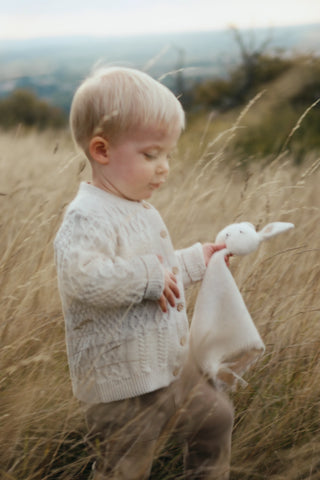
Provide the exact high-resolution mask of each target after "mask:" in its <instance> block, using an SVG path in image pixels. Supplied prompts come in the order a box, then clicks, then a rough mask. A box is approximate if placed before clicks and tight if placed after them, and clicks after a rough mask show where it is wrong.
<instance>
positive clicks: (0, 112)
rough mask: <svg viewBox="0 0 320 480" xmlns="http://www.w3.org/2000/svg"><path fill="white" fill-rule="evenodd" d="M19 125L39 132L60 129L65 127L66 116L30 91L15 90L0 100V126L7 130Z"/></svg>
mask: <svg viewBox="0 0 320 480" xmlns="http://www.w3.org/2000/svg"><path fill="white" fill-rule="evenodd" d="M19 124H22V125H24V126H26V127H36V128H37V129H39V130H43V129H46V128H61V127H64V126H65V125H66V116H65V114H64V112H63V111H62V110H60V109H59V108H57V107H53V106H51V105H49V104H48V103H47V102H45V101H44V100H40V99H39V98H37V97H36V95H35V94H34V93H33V92H32V91H30V90H15V91H14V92H13V93H12V94H11V95H10V97H8V98H4V99H2V100H0V126H1V127H2V128H5V129H9V128H12V127H14V126H16V125H19Z"/></svg>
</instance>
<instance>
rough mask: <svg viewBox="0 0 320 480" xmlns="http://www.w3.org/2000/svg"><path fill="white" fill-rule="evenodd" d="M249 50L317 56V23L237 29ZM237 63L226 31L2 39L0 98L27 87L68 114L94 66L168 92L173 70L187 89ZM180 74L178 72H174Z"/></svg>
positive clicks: (174, 78)
mask: <svg viewBox="0 0 320 480" xmlns="http://www.w3.org/2000/svg"><path fill="white" fill-rule="evenodd" d="M241 35H242V38H243V40H244V41H245V43H246V45H247V46H248V48H249V49H251V51H252V49H258V48H259V47H260V46H261V45H262V44H264V43H265V42H266V44H267V51H269V52H282V54H284V55H292V54H293V55H295V54H301V53H305V54H308V53H312V54H315V55H320V24H314V25H302V26H295V27H276V28H270V29H265V28H261V29H255V30H242V31H241ZM239 59H240V54H239V46H238V45H237V43H236V41H235V39H234V36H233V34H232V32H231V30H230V29H226V30H216V31H210V32H198V33H177V34H163V35H159V34H157V35H148V36H144V35H141V36H128V37H70V38H45V39H30V40H23V41H21V40H10V41H9V40H6V41H4V40H2V41H1V43H0V96H2V97H4V96H7V95H9V94H10V93H11V92H12V91H13V90H15V89H17V88H30V89H32V90H33V91H35V93H36V94H37V95H38V96H39V97H41V98H44V99H46V100H48V101H49V102H51V103H53V104H55V105H57V106H60V107H62V108H63V109H64V110H66V111H68V109H69V105H70V101H71V98H72V94H73V92H74V90H75V88H76V87H77V85H78V84H79V83H80V81H81V80H82V79H83V78H84V77H85V76H86V75H87V74H88V73H89V72H90V70H91V69H92V68H93V67H94V65H96V64H98V63H101V64H121V65H126V66H131V67H136V68H141V69H145V70H147V71H148V72H149V73H150V74H151V75H153V76H154V77H156V78H161V79H162V81H163V82H164V83H166V84H167V85H168V86H169V87H170V88H172V89H173V90H174V89H175V84H176V81H177V75H178V73H177V70H180V71H181V70H182V74H183V77H184V82H185V85H186V86H187V87H191V86H192V85H193V84H194V83H195V82H199V81H201V80H203V79H205V78H208V77H213V76H215V77H223V76H225V75H227V74H228V71H229V70H230V68H231V67H232V66H234V65H235V64H237V63H238V62H239ZM180 75H181V73H180Z"/></svg>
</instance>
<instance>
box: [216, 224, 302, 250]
mask: <svg viewBox="0 0 320 480" xmlns="http://www.w3.org/2000/svg"><path fill="white" fill-rule="evenodd" d="M293 227H294V225H293V223H288V222H272V223H268V225H266V226H265V227H264V228H263V229H262V230H261V231H260V232H256V230H255V228H254V226H253V225H252V223H249V222H241V223H232V224H231V225H228V226H227V227H225V228H224V229H223V230H221V232H220V233H218V235H217V238H216V243H218V244H221V243H225V244H226V246H227V249H228V250H229V252H230V253H233V254H234V255H247V254H248V253H251V252H254V251H255V250H257V248H258V246H259V244H260V242H262V241H263V240H268V239H269V238H271V237H274V236H275V235H278V234H279V233H283V232H286V231H287V230H290V229H291V228H293Z"/></svg>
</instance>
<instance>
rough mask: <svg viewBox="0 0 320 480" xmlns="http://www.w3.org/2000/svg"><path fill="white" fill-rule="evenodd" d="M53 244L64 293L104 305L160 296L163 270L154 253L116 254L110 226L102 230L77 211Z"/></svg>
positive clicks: (113, 233) (61, 287) (162, 285)
mask: <svg viewBox="0 0 320 480" xmlns="http://www.w3.org/2000/svg"><path fill="white" fill-rule="evenodd" d="M71 217H72V216H71ZM106 231H107V232H108V234H107V235H106ZM54 246H55V258H56V264H57V270H58V280H59V288H60V292H61V293H62V294H63V295H64V296H67V297H69V298H77V299H78V300H81V301H83V302H84V303H87V304H89V305H90V304H91V305H94V306H95V307H104V308H114V307H119V306H129V305H132V304H136V303H140V302H141V301H142V300H144V299H147V300H158V299H159V298H160V296H161V293H162V291H163V288H164V273H163V269H162V266H161V263H160V261H159V259H158V258H157V256H156V255H154V254H143V255H140V256H133V257H131V258H128V259H126V258H122V257H121V256H118V255H117V253H116V252H117V238H116V233H115V232H114V231H113V229H112V228H110V229H107V230H106V229H105V228H104V229H103V231H102V229H101V227H100V226H99V224H98V222H94V221H92V220H90V219H88V218H87V217H83V216H81V215H79V214H77V215H74V216H73V221H70V222H69V225H67V228H65V229H62V232H60V235H58V236H57V237H56V240H55V245H54ZM102 247H103V248H102Z"/></svg>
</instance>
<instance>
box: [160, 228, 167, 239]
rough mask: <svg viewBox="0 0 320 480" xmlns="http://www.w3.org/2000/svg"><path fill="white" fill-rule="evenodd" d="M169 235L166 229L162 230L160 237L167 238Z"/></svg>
mask: <svg viewBox="0 0 320 480" xmlns="http://www.w3.org/2000/svg"><path fill="white" fill-rule="evenodd" d="M167 236H168V234H167V232H166V230H161V232H160V237H161V238H166V237H167Z"/></svg>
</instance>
